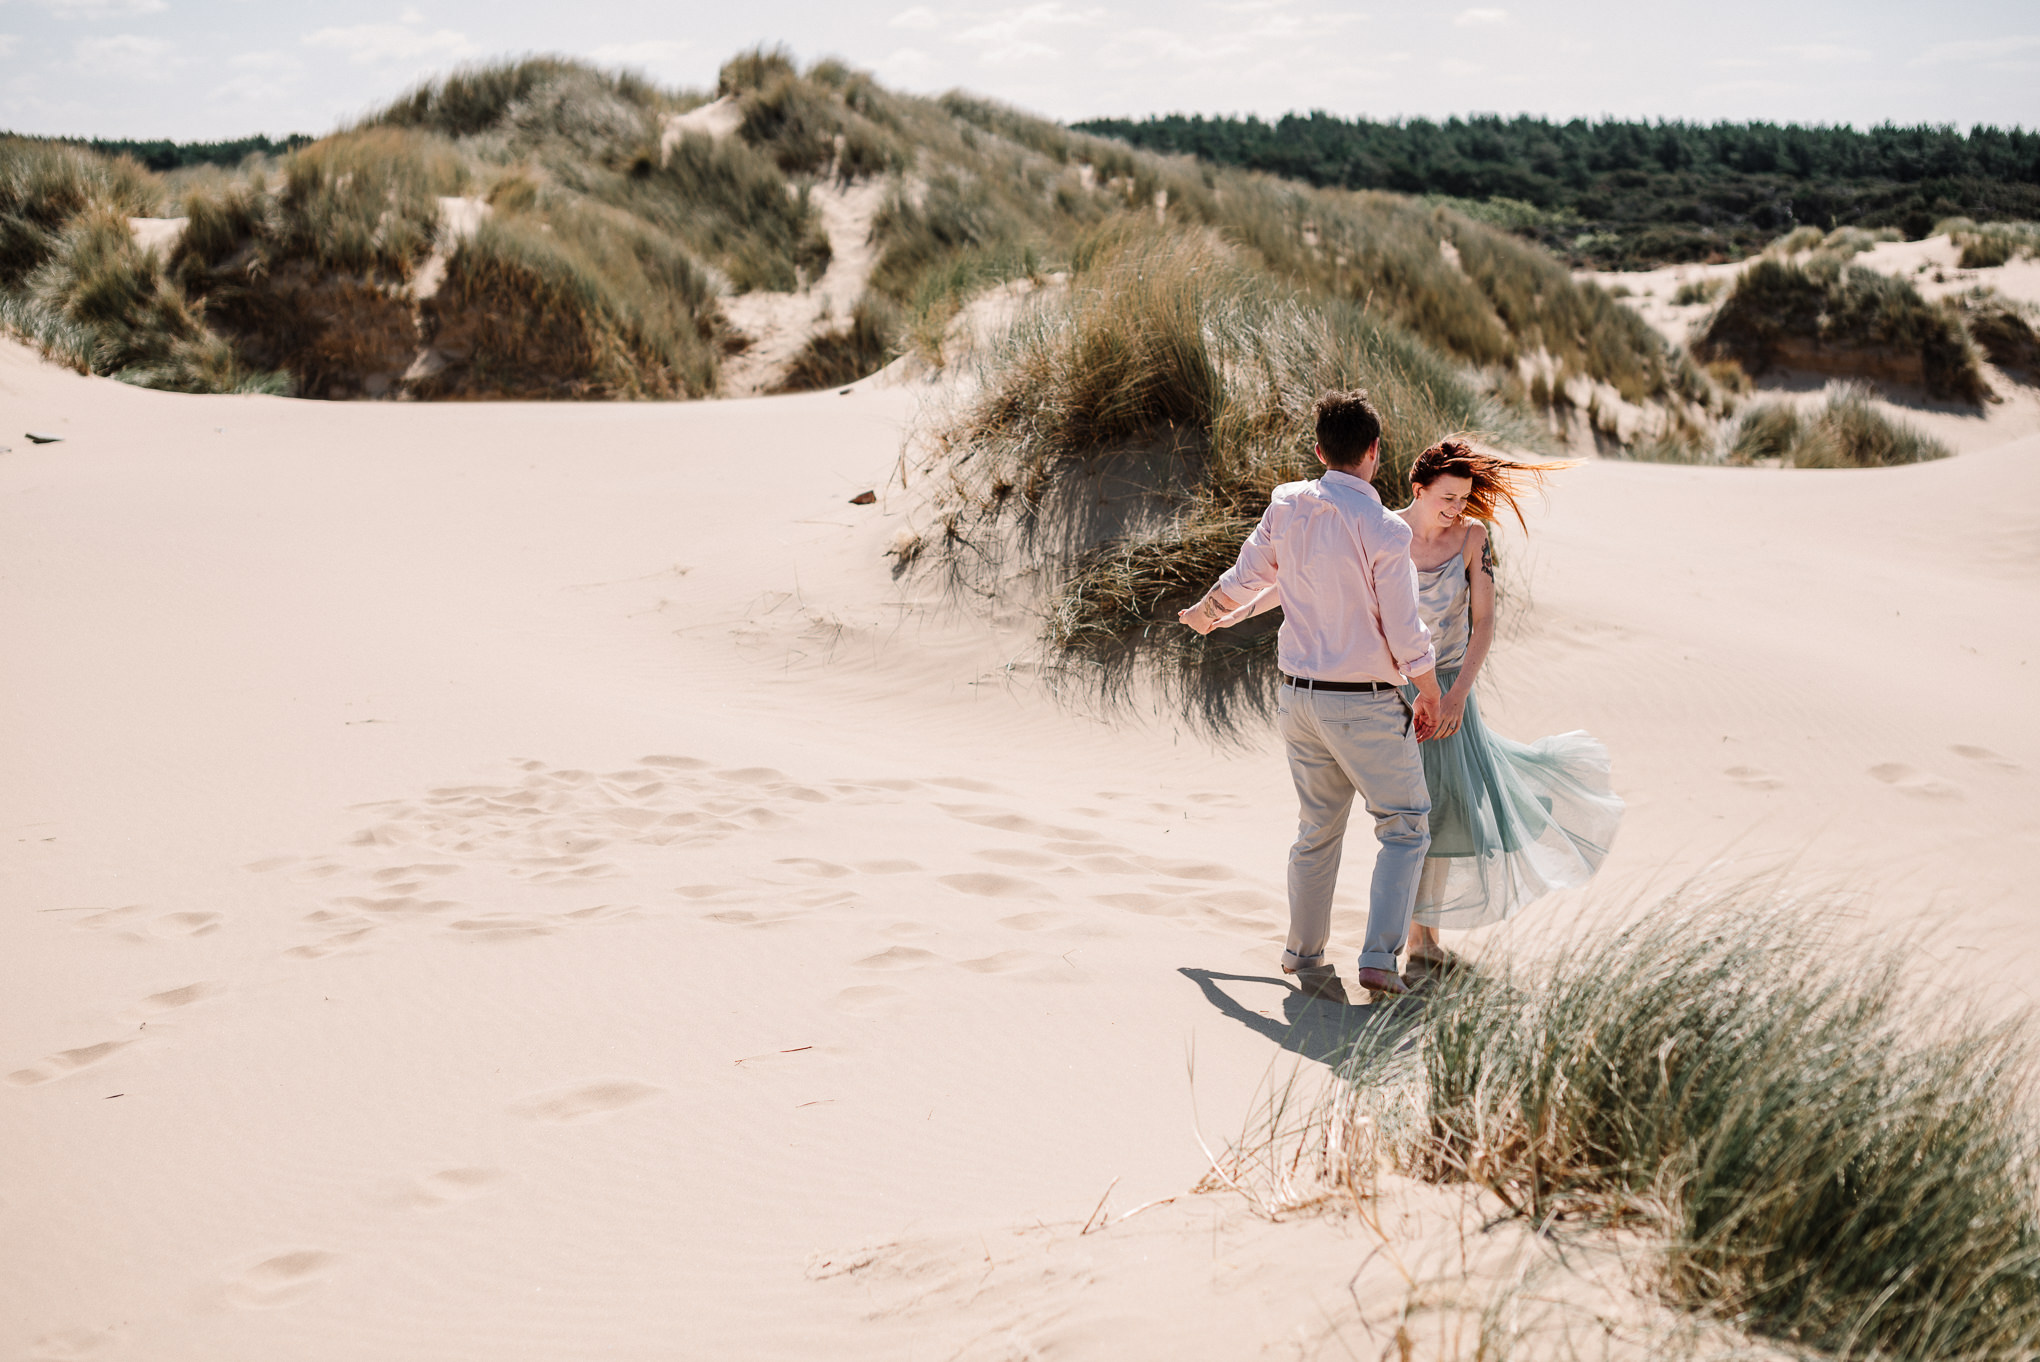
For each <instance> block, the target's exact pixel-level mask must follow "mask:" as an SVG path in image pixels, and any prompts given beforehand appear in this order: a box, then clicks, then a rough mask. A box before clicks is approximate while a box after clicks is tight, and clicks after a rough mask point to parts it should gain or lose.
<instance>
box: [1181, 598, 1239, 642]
mask: <svg viewBox="0 0 2040 1362" xmlns="http://www.w3.org/2000/svg"><path fill="white" fill-rule="evenodd" d="M1236 609H1238V607H1237V606H1235V605H1234V604H1233V603H1232V602H1231V601H1229V600H1227V599H1226V598H1225V597H1223V596H1221V595H1219V594H1218V593H1217V592H1216V591H1214V592H1212V593H1211V594H1210V595H1208V596H1206V597H1205V598H1204V599H1203V600H1201V601H1199V602H1197V604H1195V605H1193V606H1191V607H1190V608H1189V609H1188V610H1178V611H1177V612H1176V618H1177V619H1178V620H1181V621H1182V622H1183V624H1184V626H1185V627H1186V628H1190V629H1195V630H1196V631H1197V632H1198V633H1200V634H1208V633H1210V632H1211V631H1212V630H1213V629H1216V628H1217V627H1218V621H1219V619H1220V617H1221V616H1224V615H1228V614H1230V613H1232V611H1234V610H1236Z"/></svg>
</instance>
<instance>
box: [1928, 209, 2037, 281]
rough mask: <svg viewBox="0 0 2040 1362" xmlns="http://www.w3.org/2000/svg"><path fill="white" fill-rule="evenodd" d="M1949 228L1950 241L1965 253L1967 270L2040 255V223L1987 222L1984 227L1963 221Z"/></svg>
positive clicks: (1963, 263)
mask: <svg viewBox="0 0 2040 1362" xmlns="http://www.w3.org/2000/svg"><path fill="white" fill-rule="evenodd" d="M1944 225H1946V226H1950V227H1951V228H1952V230H1951V231H1950V232H1949V234H1948V235H1949V237H1950V239H1951V240H1953V241H1954V243H1955V245H1956V246H1957V247H1959V248H1960V249H1961V251H1962V258H1961V262H1960V263H1961V266H1962V268H1963V269H1965V270H1982V269H1991V268H1993V267H1995V266H1998V265H2003V264H2006V263H2008V262H2010V261H2012V260H2016V259H2018V258H2019V257H2021V256H2032V255H2036V254H2040V223H2031V222H1986V223H1984V224H1983V225H1981V226H1978V225H1977V224H1975V223H1973V222H1970V221H1968V220H1967V219H1966V218H1965V219H1960V220H1958V221H1957V222H1956V223H1953V224H1944Z"/></svg>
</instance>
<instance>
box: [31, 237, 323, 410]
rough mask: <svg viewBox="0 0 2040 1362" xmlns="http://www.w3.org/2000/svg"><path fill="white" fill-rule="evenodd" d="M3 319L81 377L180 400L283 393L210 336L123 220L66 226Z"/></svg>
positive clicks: (270, 376)
mask: <svg viewBox="0 0 2040 1362" xmlns="http://www.w3.org/2000/svg"><path fill="white" fill-rule="evenodd" d="M0 320H4V321H5V322H6V324H7V325H8V326H9V327H10V328H12V329H13V330H15V331H17V332H19V333H20V334H22V335H23V336H25V337H27V338H28V339H29V340H30V341H31V342H32V343H34V344H35V345H37V347H38V348H40V349H41V350H42V351H43V353H44V354H46V355H48V356H49V357H50V358H52V359H55V360H57V361H58V362H59V363H64V364H68V365H70V366H71V367H72V368H75V369H77V370H78V371H79V372H81V373H95V374H108V375H111V376H112V377H114V378H118V379H120V380H122V381H123V382H128V383H134V384H137V385H139V386H141V387H146V388H166V389H170V390H173V391H177V392H267V393H281V392H285V391H288V388H289V382H288V379H287V378H286V377H285V376H283V375H279V374H274V373H261V372H255V371H250V370H248V369H247V368H246V367H245V366H243V365H242V364H241V363H240V361H239V360H238V358H237V357H236V356H235V354H234V351H233V348H232V347H231V346H229V345H228V344H227V343H226V342H225V341H223V340H221V339H220V338H219V337H218V336H216V335H214V334H213V333H212V332H211V331H209V330H207V329H206V326H205V322H204V319H203V316H202V314H201V312H200V309H198V308H196V307H194V306H193V305H192V304H191V303H190V302H189V301H188V300H187V299H186V298H185V296H184V293H183V290H181V289H180V288H179V287H178V286H177V283H176V281H175V280H173V279H171V278H169V277H168V276H167V275H166V274H165V272H164V269H163V262H162V260H161V258H160V257H159V256H157V255H156V254H155V253H154V252H153V251H144V250H142V249H141V248H140V247H138V246H137V245H136V244H135V238H134V233H133V232H131V231H130V230H129V229H128V223H127V218H126V217H125V216H123V215H122V214H120V213H118V212H115V211H112V210H110V209H107V208H104V207H99V208H94V209H90V210H87V211H86V212H84V213H81V214H79V215H78V216H77V217H76V218H74V219H72V220H71V221H70V222H69V223H67V224H66V225H65V226H64V228H63V230H62V231H61V232H59V233H58V234H57V237H56V240H55V242H54V244H53V246H52V248H51V250H50V252H49V255H48V258H46V259H45V260H44V261H43V262H42V264H40V265H38V266H37V267H36V268H35V269H34V270H33V271H32V272H31V273H30V274H29V275H28V277H27V278H26V279H25V280H23V281H22V285H21V287H20V289H18V290H14V291H10V292H9V293H7V294H6V295H4V296H0Z"/></svg>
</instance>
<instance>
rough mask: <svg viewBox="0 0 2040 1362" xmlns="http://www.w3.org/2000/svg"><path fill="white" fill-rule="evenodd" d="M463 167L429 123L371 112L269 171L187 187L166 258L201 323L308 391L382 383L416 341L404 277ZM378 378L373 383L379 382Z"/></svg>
mask: <svg viewBox="0 0 2040 1362" xmlns="http://www.w3.org/2000/svg"><path fill="white" fill-rule="evenodd" d="M467 177H468V168H467V166H466V164H465V162H464V161H463V159H462V158H461V157H460V156H459V154H458V153H457V152H456V150H455V149H454V147H453V145H452V144H451V143H449V142H448V141H447V140H446V139H445V138H443V137H441V136H439V135H438V134H436V133H431V132H417V131H411V130H407V129H404V128H397V127H377V126H372V127H369V128H367V129H365V130H363V131H360V132H354V133H343V134H339V135H337V136H334V137H329V138H326V139H324V140H322V141H319V142H315V143H313V144H312V145H311V146H308V147H306V148H304V149H303V150H301V151H298V152H294V153H292V154H291V155H289V156H287V157H285V158H284V159H283V161H282V162H280V163H279V165H278V167H277V178H276V180H275V181H274V182H272V181H271V180H269V179H268V178H267V177H266V176H263V175H261V174H259V173H258V174H256V175H253V176H251V177H250V178H249V179H248V180H246V181H239V182H233V183H230V184H227V185H225V186H214V187H212V188H209V189H207V188H200V189H194V190H193V191H192V192H191V193H190V195H189V196H188V197H187V198H186V200H185V204H184V213H185V217H186V219H187V221H186V226H185V231H184V234H183V235H182V236H181V237H180V238H179V240H178V243H177V247H176V249H175V250H174V251H173V252H172V254H171V259H170V265H171V269H172V271H173V273H174V274H175V275H176V277H177V279H178V280H179V282H180V283H181V284H182V286H183V288H184V290H185V292H186V293H187V294H189V295H191V296H193V297H195V298H202V299H203V300H204V303H205V309H206V317H207V320H208V322H209V324H210V325H211V326H212V327H213V328H214V329H215V330H217V331H219V332H221V333H222V334H223V335H224V336H226V337H227V338H228V339H229V340H230V341H231V342H232V344H233V346H234V348H235V350H236V351H237V352H238V353H239V354H241V355H242V356H243V357H244V358H245V359H246V360H247V362H249V363H250V364H251V365H253V366H254V367H257V368H260V369H265V370H282V371H286V372H288V373H290V374H292V375H293V376H294V377H295V380H296V383H297V386H298V389H299V391H300V392H302V393H303V394H304V395H305V396H308V397H347V396H353V395H355V394H357V393H360V392H362V391H363V390H364V387H366V389H367V390H368V391H371V392H374V391H387V390H388V389H389V387H390V385H392V384H393V383H394V381H395V380H396V378H397V377H398V376H399V375H400V374H401V373H402V372H403V371H404V369H405V367H406V366H407V365H408V364H410V362H411V360H412V358H413V356H414V355H415V354H416V353H417V351H418V348H419V338H418V333H417V327H416V324H415V320H414V317H413V313H412V305H411V302H410V301H409V300H408V299H407V298H406V297H405V296H404V294H403V289H404V287H405V286H406V285H407V284H409V283H410V281H411V280H412V278H413V276H414V275H415V274H416V273H417V271H418V269H419V267H420V266H421V265H422V264H423V263H424V260H425V258H426V255H427V254H428V253H429V252H430V251H431V249H432V246H433V243H434V241H435V239H436V237H437V233H438V230H439V198H440V196H441V195H452V194H457V193H459V192H460V191H461V190H462V189H463V188H464V187H465V186H466V185H467V183H468V179H467ZM378 385H380V386H378Z"/></svg>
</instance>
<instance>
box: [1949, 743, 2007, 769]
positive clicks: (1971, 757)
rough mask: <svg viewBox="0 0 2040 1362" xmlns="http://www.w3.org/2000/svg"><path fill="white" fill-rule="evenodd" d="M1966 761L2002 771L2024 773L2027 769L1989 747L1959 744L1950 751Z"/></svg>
mask: <svg viewBox="0 0 2040 1362" xmlns="http://www.w3.org/2000/svg"><path fill="white" fill-rule="evenodd" d="M1948 750H1949V751H1950V752H1953V753H1954V754H1955V755H1956V756H1958V757H1961V758H1963V759H1964V760H1966V761H1973V762H1976V763H1978V764H1979V765H1983V766H1995V767H1997V768H1998V770H2000V771H2022V770H2024V769H2025V768H2024V767H2022V766H2020V765H2019V763H2017V762H2016V761H2013V760H2012V759H2011V758H2010V757H2008V756H2006V755H2005V754H2004V753H2002V752H1993V751H1991V750H1990V749H1989V748H1988V747H1977V746H1976V745H1974V744H1973V743H1966V742H1958V743H1956V744H1955V745H1954V746H1953V747H1950V748H1949V749H1948Z"/></svg>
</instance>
